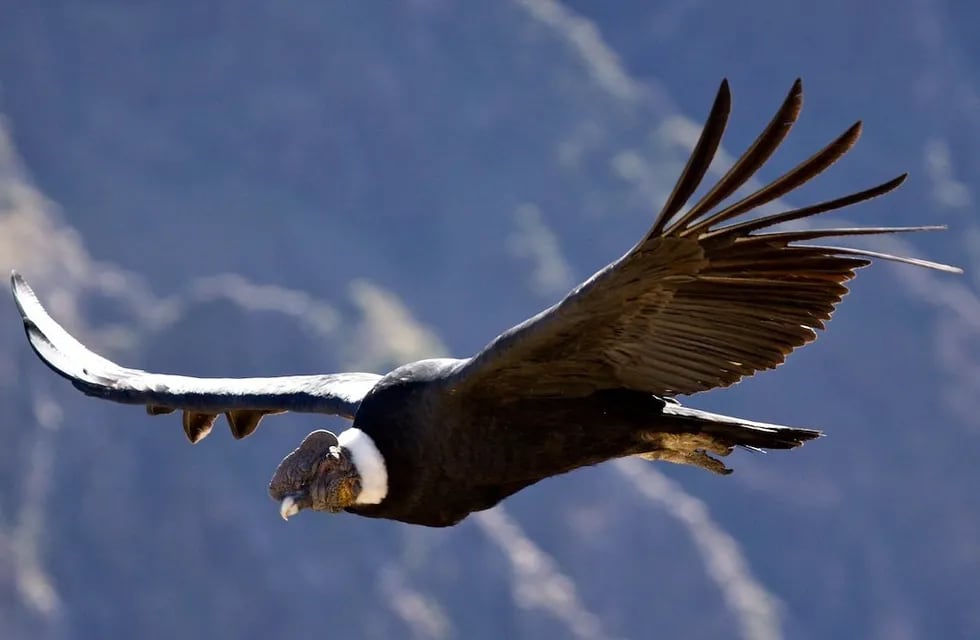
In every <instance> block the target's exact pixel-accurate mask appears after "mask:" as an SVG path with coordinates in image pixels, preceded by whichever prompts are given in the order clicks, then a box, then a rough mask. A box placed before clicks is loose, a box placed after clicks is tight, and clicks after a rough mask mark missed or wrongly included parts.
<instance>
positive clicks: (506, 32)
mask: <svg viewBox="0 0 980 640" xmlns="http://www.w3.org/2000/svg"><path fill="white" fill-rule="evenodd" d="M0 15H2V16H3V17H2V19H0V114H2V116H3V120H2V123H0V268H2V269H3V270H9V269H10V268H14V267H16V268H18V269H20V270H21V271H22V272H23V273H24V274H25V275H26V276H27V277H28V278H29V279H30V280H31V282H32V283H33V284H34V285H35V286H36V288H37V289H38V292H39V294H40V295H41V298H42V299H43V300H44V301H45V302H46V303H47V304H48V305H49V306H50V308H51V309H52V312H53V314H54V315H55V316H56V317H57V318H58V319H60V320H62V321H63V322H64V323H65V324H66V326H68V327H69V328H70V329H71V330H72V331H74V332H77V333H78V334H79V335H80V336H82V337H83V338H84V339H85V340H86V341H88V342H90V343H91V344H92V345H93V346H96V347H97V348H99V349H100V350H102V351H104V352H106V353H107V354H109V355H111V356H113V357H114V358H116V359H118V360H120V361H121V362H122V363H124V364H126V365H130V366H140V367H146V368H150V369H155V370H163V371H168V372H180V373H188V374H198V375H272V374H283V373H296V372H317V371H335V370H340V369H347V368H358V369H369V370H377V371H384V370H385V369H386V368H387V367H389V366H391V365H393V364H395V363H398V362H402V361H405V360H408V359H413V358H417V357H422V356H430V355H438V354H453V355H466V354H469V353H472V352H473V351H475V350H477V349H479V348H480V347H481V346H482V345H483V344H484V343H486V342H487V341H488V340H489V339H491V338H492V337H493V336H495V335H496V334H497V333H499V332H500V331H502V330H503V329H505V328H507V327H508V326H510V325H512V324H514V323H516V322H518V321H520V320H522V319H523V318H524V317H526V316H528V315H530V314H532V313H534V312H536V311H537V310H538V309H540V308H542V307H543V306H545V305H547V304H550V303H552V302H554V301H555V300H557V299H558V298H559V297H560V296H561V295H562V294H563V293H564V292H565V291H566V290H567V289H568V288H569V287H570V286H572V285H573V284H574V283H576V282H577V281H579V280H580V279H582V278H584V277H586V276H588V275H589V274H590V273H592V271H593V270H595V269H596V268H598V267H600V266H601V265H603V264H605V263H606V262H608V261H609V260H611V259H613V258H615V257H617V256H618V255H620V254H621V253H622V252H623V251H625V250H626V249H627V248H628V247H629V246H630V245H631V244H632V243H633V242H634V241H635V240H636V239H637V238H638V237H639V235H640V234H641V233H643V232H644V231H645V229H646V227H647V225H648V224H649V223H650V222H651V220H652V218H653V215H654V212H655V210H656V209H657V207H658V206H659V205H660V203H661V202H662V201H663V198H664V197H665V195H666V192H667V190H668V189H669V188H670V186H671V185H672V182H673V180H674V178H675V177H676V175H677V173H678V171H679V170H680V168H681V166H682V164H683V161H684V160H685V158H686V155H687V153H688V151H689V149H690V147H691V145H692V144H693V141H694V140H695V138H696V135H697V132H698V127H699V125H700V122H701V120H702V119H703V117H704V116H705V114H706V112H707V109H708V106H709V105H710V101H711V99H712V98H713V95H714V91H715V89H716V87H717V84H718V82H719V81H720V79H721V78H722V77H726V76H727V77H728V78H730V80H731V82H732V85H733V89H734V93H735V108H734V117H733V124H732V126H731V128H730V133H729V136H728V138H727V139H726V142H725V149H726V152H727V153H729V154H735V153H738V152H739V151H740V150H742V149H743V148H744V147H745V145H747V144H748V143H749V142H750V141H751V139H752V138H753V137H754V136H755V135H756V133H757V132H758V130H759V129H760V128H761V127H762V126H763V124H764V123H765V122H766V120H767V119H768V117H769V115H770V114H771V112H772V111H773V110H774V109H775V108H776V106H777V105H778V103H779V102H780V100H781V99H782V97H783V95H784V93H785V91H786V90H788V88H789V86H790V84H791V82H792V81H793V79H794V78H795V77H796V76H798V75H799V76H803V78H804V80H805V84H806V87H807V89H808V93H807V101H806V106H805V108H804V113H803V118H802V121H801V122H800V124H799V125H798V127H797V129H796V130H795V131H794V132H793V135H792V136H791V137H790V139H789V140H788V141H787V143H786V144H785V147H784V149H783V150H781V151H780V152H779V153H778V154H777V156H776V158H775V159H774V161H773V166H772V167H769V168H767V169H765V170H764V171H763V172H762V174H761V175H760V178H761V179H771V178H773V177H775V176H777V175H779V173H781V172H782V171H783V170H785V169H787V168H788V167H789V166H791V165H792V164H793V163H795V162H796V161H798V160H800V159H802V158H804V157H806V156H808V155H809V154H810V153H812V152H813V151H814V150H815V149H816V148H817V147H818V146H819V145H822V144H823V143H824V142H826V141H827V140H829V139H830V138H832V137H833V136H835V135H836V134H838V133H839V132H840V131H842V130H843V129H844V128H845V127H847V126H848V125H849V124H850V123H851V122H852V121H853V120H854V119H856V118H864V119H865V121H866V130H865V135H864V139H863V140H862V142H861V144H860V145H859V146H858V148H857V149H856V150H855V151H854V152H853V153H852V154H851V155H850V156H849V157H847V158H846V159H845V160H844V161H843V162H841V163H840V164H838V165H837V166H835V167H833V168H832V169H831V170H830V171H828V173H827V174H826V175H825V176H822V177H821V178H820V179H819V180H818V181H817V182H816V183H814V184H813V185H810V186H807V187H806V188H805V189H804V190H802V191H801V192H800V193H799V194H793V195H792V196H791V197H790V198H789V199H788V202H787V203H784V204H786V205H803V204H807V203H809V202H811V201H816V200H818V199H825V198H829V197H833V196H837V195H840V194H842V193H844V192H846V191H848V190H855V189H859V188H864V187H866V186H869V185H870V184H873V183H875V182H878V181H881V180H884V179H887V178H890V177H892V176H893V175H895V174H897V173H900V172H902V171H906V170H908V171H911V172H912V178H911V179H910V181H909V183H908V184H907V185H906V186H905V187H903V188H902V189H901V190H900V191H899V192H898V193H896V194H893V195H891V196H889V197H888V198H885V199H881V200H876V201H874V202H871V203H869V204H866V205H863V206H861V207H860V208H858V209H854V210H851V211H847V212H844V213H842V214H840V215H837V216H834V220H835V221H837V222H841V221H847V222H854V223H863V224H872V225H882V224H934V223H935V224H940V223H941V224H949V225H950V227H951V228H952V231H951V232H949V233H945V234H933V235H930V236H917V237H914V238H903V239H902V241H901V242H900V243H899V242H891V241H889V242H869V243H864V244H863V246H868V247H870V248H875V249H879V250H898V251H901V252H908V253H910V254H914V255H921V256H928V257H931V258H934V259H940V260H943V261H947V262H952V263H956V264H959V265H961V266H963V267H965V268H966V269H967V274H966V275H965V276H963V277H952V276H947V275H943V274H932V273H926V272H921V271H918V270H915V269H912V268H910V267H901V266H893V265H881V266H878V267H875V268H872V269H870V270H867V271H865V272H862V274H861V276H860V277H859V279H858V281H857V282H856V283H855V285H854V287H853V289H854V294H853V295H852V296H851V297H849V298H848V299H847V300H846V301H845V303H844V305H843V307H842V309H841V310H840V312H839V314H838V316H837V317H836V318H835V321H834V322H833V323H832V324H831V330H830V331H829V332H828V333H827V334H826V335H825V336H823V337H822V338H821V339H820V340H819V341H818V342H817V343H816V344H815V345H813V346H811V347H809V348H807V349H805V350H803V351H802V352H800V353H798V354H796V355H794V356H793V357H792V358H791V359H790V361H789V363H788V364H787V365H786V366H785V367H783V368H781V369H780V370H779V371H778V372H775V373H768V374H764V375H760V376H758V377H757V378H755V379H752V380H750V381H747V382H745V383H743V384H741V385H738V386H737V387H735V388H734V389H732V390H729V391H724V392H717V393H711V394H708V395H706V396H699V397H696V398H691V399H688V400H687V401H688V402H690V403H692V404H695V405H697V406H701V407H704V408H708V409H713V410H719V411H724V412H728V413H733V414H741V415H745V416H749V417H753V418H756V419H760V420H768V421H776V422H785V423H789V424H797V425H804V426H817V427H821V428H824V429H826V430H827V431H828V432H829V434H830V435H829V437H827V438H825V439H823V440H821V441H819V442H816V443H813V444H811V445H808V446H807V447H805V448H804V449H802V450H799V451H794V452H792V453H774V454H770V455H765V456H761V455H751V454H748V453H745V452H742V453H738V454H736V455H735V456H734V457H733V459H731V463H732V464H733V465H734V466H735V467H736V473H735V475H733V476H731V477H728V478H719V477H715V476H711V475H709V474H706V473H704V472H702V471H699V470H696V469H686V468H677V467H673V466H668V465H654V464H652V463H644V462H639V461H630V462H627V463H619V464H607V465H604V466H601V467H598V468H594V469H589V470H584V471H580V472H576V473H574V474H571V475H569V476H566V477H562V478H557V479H553V480H549V481H546V482H542V483H541V484H539V485H537V486H535V487H533V488H531V489H529V490H526V491H524V492H522V493H521V494H519V495H517V496H516V497H514V498H513V499H511V500H508V501H507V502H506V503H505V504H504V505H503V506H502V507H501V508H498V509H496V510H494V511H490V512H487V513H486V514H483V515H481V516H478V517H474V518H471V519H469V520H467V521H466V522H464V523H463V524H462V525H460V526H458V527H456V528H454V529H449V530H438V531H437V530H427V529H422V528H411V527H407V526H404V525H400V524H394V523H385V522H375V521H370V520H366V519H358V518H355V517H353V516H340V517H326V516H322V515H308V514H304V515H303V516H302V517H299V518H297V519H296V520H295V521H293V522H290V523H289V524H288V525H285V524H283V523H282V522H281V521H280V520H279V519H278V516H277V514H276V511H275V505H274V504H273V503H272V502H271V501H270V500H269V499H268V497H267V496H266V493H265V486H266V481H267V479H268V477H269V475H270V474H271V472H272V470H273V469H274V467H275V465H276V464H277V462H278V461H279V459H280V458H281V456H282V455H283V454H284V453H286V452H287V451H289V450H290V449H291V448H292V447H294V446H295V445H296V443H297V442H298V441H299V439H300V438H301V437H302V436H303V435H304V434H305V433H306V432H307V431H309V430H311V429H312V428H315V427H322V426H328V427H340V426H342V425H341V423H340V422H338V421H336V420H333V419H329V418H328V419H317V418H315V417H312V416H301V417H293V416H287V417H280V418H272V419H269V420H267V421H266V423H264V426H263V428H262V429H260V430H259V432H258V433H257V435H255V436H254V437H252V438H250V439H248V440H246V441H243V442H233V441H232V440H231V438H230V436H229V435H228V433H227V431H226V430H225V429H224V428H222V429H220V430H219V429H216V430H215V433H214V434H212V436H211V437H210V438H208V439H207V440H205V441H204V442H203V443H201V445H199V446H197V447H190V446H189V445H188V444H187V443H186V442H185V440H184V436H183V434H182V433H181V431H180V427H179V424H178V422H179V421H178V420H177V419H176V418H174V417H173V416H169V417H159V418H150V417H147V416H145V415H144V414H143V412H142V411H141V410H140V409H139V408H134V407H125V406H116V405H109V404H105V403H102V402H100V401H97V400H94V399H89V398H85V397H83V396H81V395H80V394H78V393H77V392H76V391H74V389H72V388H71V387H70V386H69V385H68V384H66V383H65V382H64V381H62V380H61V379H58V378H56V377H55V376H54V375H53V374H51V373H50V372H49V371H47V370H46V369H44V368H43V366H42V365H41V364H39V363H38V362H37V361H36V360H35V358H34V356H33V355H32V354H31V353H30V352H29V349H28V348H27V346H26V343H25V341H24V339H23V335H22V332H21V328H20V323H19V320H18V319H17V317H16V313H15V310H14V307H13V305H12V304H11V303H9V302H4V303H0V311H2V313H0V406H2V407H3V408H2V414H0V415H2V417H3V419H2V422H0V434H2V446H0V636H2V637H3V638H5V639H18V638H44V639H47V638H106V637H140V638H173V637H183V638H197V637H211V638H214V637H237V638H269V637H301V638H302V637H346V638H362V637H363V638H391V637H414V638H454V637H459V638H499V637H521V638H539V637H554V638H564V637H579V638H601V637H610V638H649V637H663V638H671V637H685V638H728V637H741V638H754V639H759V638H779V637H786V638H830V637H833V638H882V639H884V638H888V639H894V638H897V639H905V638H909V639H911V638H935V637H943V638H976V637H980V608H978V607H977V606H976V605H977V593H978V592H980V499H978V492H977V486H978V481H980V473H978V471H977V469H976V463H977V460H978V459H980V418H978V414H977V412H978V409H980V400H978V394H977V388H978V384H980V302H978V299H977V296H976V290H977V279H976V277H977V276H976V274H977V273H978V270H977V266H978V265H977V262H978V257H980V227H978V224H977V218H976V215H975V211H976V204H977V203H976V194H975V185H976V184H977V179H978V176H980V125H978V122H980V119H978V113H980V93H978V79H980V75H978V74H980V71H978V61H980V45H978V44H977V43H978V40H977V38H976V24H977V19H978V17H977V10H976V8H975V7H974V6H973V5H972V4H970V3H966V2H943V1H941V0H895V1H894V2H890V3H887V4H885V3H870V2H867V3H854V2H849V1H844V0H831V1H828V2H822V3H787V2H781V1H779V0H752V1H747V2H739V3H721V2H703V1H700V0H669V1H667V2H656V3H654V2H646V1H641V0H632V1H625V0H624V1H622V2H616V3H603V2H585V1H584V0H574V1H571V0H569V1H565V2H558V1H555V0H515V1H504V0H501V1H500V2H484V3H461V2H450V1H448V0H445V1H441V0H414V1H406V2H400V3H373V2H349V1H347V2H312V1H299V0H297V1H289V2H276V3H270V2H260V1H257V0H242V1H235V2H233V1H231V0H225V1H223V2H163V1H162V0H157V1H145V2H125V1H122V0H92V1H90V2H84V3H79V2H68V1H64V0H50V1H46V2H23V1H21V0H16V1H15V0H2V1H0ZM718 168H720V169H724V165H719V167H718ZM715 175H717V173H716V174H715Z"/></svg>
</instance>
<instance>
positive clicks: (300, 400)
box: [10, 272, 381, 442]
mask: <svg viewBox="0 0 980 640" xmlns="http://www.w3.org/2000/svg"><path fill="white" fill-rule="evenodd" d="M10 284H11V289H12V290H13V294H14V301H15V302H16V303H17V308H18V309H19V310H20V314H21V317H23V319H24V329H25V331H26V332H27V338H28V340H29V341H30V343H31V347H32V348H33V349H34V352H35V353H37V355H38V356H39V357H40V358H41V360H43V361H44V363H45V364H47V365H48V366H49V367H51V368H52V369H53V370H54V371H55V372H57V373H58V374H60V375H62V376H64V377H65V378H67V379H68V380H70V381H71V383H72V384H73V385H75V387H77V388H78V389H80V390H82V391H83V392H85V393H86V394H88V395H90V396H96V397H98V398H104V399H106V400H112V401H114V402H122V403H126V404H142V405H145V406H146V410H147V412H149V413H150V414H154V415H156V414H163V413H172V412H174V411H177V410H181V411H183V417H184V420H183V422H184V432H185V433H186V434H187V437H188V438H189V439H190V441H191V442H198V441H200V440H201V439H202V438H203V437H204V436H206V435H207V434H208V433H209V432H210V431H211V427H212V426H213V425H214V421H215V420H216V419H217V417H218V416H219V415H220V414H224V415H225V416H226V417H227V419H228V424H229V425H230V427H231V432H232V434H233V435H234V436H235V438H244V437H245V436H247V435H249V434H251V433H252V432H253V431H255V429H256V428H257V427H258V424H259V421H260V420H261V419H262V417H263V416H265V415H269V414H274V413H283V412H286V411H298V412H304V413H326V414H333V415H339V416H343V417H345V418H351V419H352V418H353V417H354V414H355V413H357V407H358V405H359V404H360V402H361V399H362V398H363V397H364V396H365V395H366V394H367V392H368V391H370V390H371V388H372V387H374V385H375V383H376V382H377V381H378V380H380V379H381V376H379V375H375V374H373V373H337V374H330V375H309V376H283V377H276V378H191V377H187V376H176V375H165V374H158V373H148V372H146V371H141V370H139V369H127V368H125V367H121V366H119V365H118V364H116V363H114V362H111V361H109V360H106V359H105V358H103V357H102V356H100V355H98V354H95V353H93V352H91V351H89V350H88V349H87V348H86V347H85V346H84V345H82V344H81V343H80V342H78V340H76V339H75V338H73V337H72V336H71V335H70V334H69V333H68V332H67V331H65V329H64V328H63V327H61V325H59V324H58V323H57V322H55V321H54V320H52V319H51V316H49V315H48V313H47V311H45V309H44V307H43V306H41V303H40V302H38V300H37V296H35V295H34V292H33V291H32V290H31V288H30V287H29V286H28V285H27V282H25V281H24V278H23V277H21V276H20V274H18V273H16V272H15V273H13V274H12V275H11V278H10Z"/></svg>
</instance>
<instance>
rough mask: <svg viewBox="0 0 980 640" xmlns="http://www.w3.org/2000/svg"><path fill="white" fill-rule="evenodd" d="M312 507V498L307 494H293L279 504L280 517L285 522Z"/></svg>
mask: <svg viewBox="0 0 980 640" xmlns="http://www.w3.org/2000/svg"><path fill="white" fill-rule="evenodd" d="M309 506H310V498H309V496H307V495H305V494H295V493H294V494H292V495H288V496H286V497H285V498H283V499H282V501H281V502H280V503H279V515H280V516H282V519H283V520H289V518H290V517H292V516H294V515H296V514H297V513H299V512H300V511H302V510H303V509H305V508H307V507H309Z"/></svg>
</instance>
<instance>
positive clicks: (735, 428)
mask: <svg viewBox="0 0 980 640" xmlns="http://www.w3.org/2000/svg"><path fill="white" fill-rule="evenodd" d="M821 435H823V434H821V433H820V432H819V431H815V430H814V429H800V428H797V427H785V426H783V425H780V424H768V423H765V422H755V421H752V420H743V419H742V418H733V417H731V416H723V415H720V414H717V413H708V412H707V411H699V410H697V409H689V408H687V407H682V406H680V405H679V404H676V403H674V402H668V403H667V405H666V406H665V407H664V408H663V409H662V412H661V416H660V420H659V421H658V424H657V428H656V430H655V431H651V432H648V433H645V434H643V440H644V442H645V443H646V445H647V446H649V449H648V450H647V451H644V452H643V453H640V454H639V455H640V457H642V458H645V459H647V460H663V461H665V462H673V463H676V464H687V465H693V466H695V467H701V468H702V469H707V470H708V471H711V472H713V473H718V474H721V475H727V474H729V473H731V472H732V470H731V469H729V468H728V467H726V466H725V464H724V463H723V462H722V461H721V460H719V459H717V458H715V457H713V456H712V455H711V454H715V455H718V456H727V455H728V454H730V453H731V452H732V449H734V448H735V447H744V448H746V449H751V450H753V451H763V450H765V449H793V448H795V447H798V446H800V445H802V444H803V443H804V442H806V441H807V440H812V439H814V438H819V437H820V436H821Z"/></svg>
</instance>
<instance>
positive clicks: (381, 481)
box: [337, 427, 388, 504]
mask: <svg viewBox="0 0 980 640" xmlns="http://www.w3.org/2000/svg"><path fill="white" fill-rule="evenodd" d="M337 440H338V441H339V443H340V446H342V447H344V448H345V449H347V450H348V451H350V456H351V460H353V462H354V467H355V468H357V473H358V475H360V476H361V492H360V493H359V494H357V499H356V500H354V503H355V504H380V503H381V501H382V500H384V499H385V496H386V495H388V469H387V468H386V467H385V459H384V456H382V455H381V452H380V451H378V447H377V445H375V444H374V440H372V439H371V436H369V435H368V434H366V433H364V432H363V431H361V430H360V429H358V428H357V427H351V428H350V429H347V430H345V431H344V432H343V433H341V434H340V435H339V436H337Z"/></svg>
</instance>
